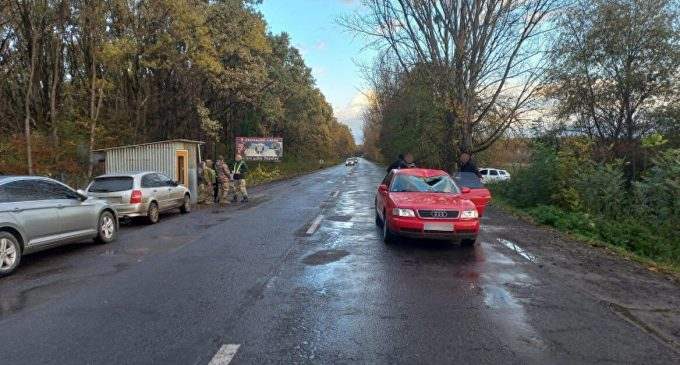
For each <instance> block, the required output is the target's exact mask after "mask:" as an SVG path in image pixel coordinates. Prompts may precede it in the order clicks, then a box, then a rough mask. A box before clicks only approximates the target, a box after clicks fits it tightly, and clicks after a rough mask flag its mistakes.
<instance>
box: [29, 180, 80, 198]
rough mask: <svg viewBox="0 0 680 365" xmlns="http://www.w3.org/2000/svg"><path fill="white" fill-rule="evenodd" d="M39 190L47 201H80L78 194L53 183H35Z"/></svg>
mask: <svg viewBox="0 0 680 365" xmlns="http://www.w3.org/2000/svg"><path fill="white" fill-rule="evenodd" d="M36 184H37V186H38V188H39V189H42V190H43V194H46V196H47V199H80V197H79V196H78V194H77V193H76V192H75V191H73V190H71V189H69V188H67V187H66V186H64V185H61V184H58V183H56V182H53V181H36Z"/></svg>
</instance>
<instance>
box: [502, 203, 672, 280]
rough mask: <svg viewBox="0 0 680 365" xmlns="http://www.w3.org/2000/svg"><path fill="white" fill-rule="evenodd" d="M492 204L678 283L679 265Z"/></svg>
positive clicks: (517, 209) (527, 221)
mask: <svg viewBox="0 0 680 365" xmlns="http://www.w3.org/2000/svg"><path fill="white" fill-rule="evenodd" d="M492 205H493V206H494V207H496V208H498V209H500V210H502V211H503V212H505V213H507V214H509V215H511V216H513V217H515V218H518V219H520V220H522V221H524V222H526V223H529V224H533V225H535V226H537V227H542V228H544V229H548V230H552V231H555V232H557V233H560V234H561V235H563V236H564V237H565V238H566V239H569V240H571V241H574V242H579V243H581V244H583V245H587V246H590V247H593V248H596V249H600V250H602V251H604V252H607V253H608V254H611V255H615V256H619V257H620V258H622V259H624V260H629V261H634V262H636V263H638V264H639V265H644V266H645V267H646V268H647V270H649V271H652V272H659V273H661V274H665V275H667V276H668V278H669V279H672V280H675V281H676V282H677V283H679V284H680V267H674V266H672V265H668V264H665V263H662V262H657V261H654V260H652V259H650V258H647V257H643V256H640V255H638V254H636V253H634V252H631V251H629V250H626V249H625V248H623V247H621V246H617V245H613V244H611V243H607V242H604V241H600V240H596V239H593V238H588V237H584V236H581V235H578V234H574V233H571V232H567V231H563V230H560V229H558V228H556V227H553V226H550V225H546V224H541V223H538V222H536V220H535V219H534V218H533V217H532V216H531V215H529V214H527V213H525V212H524V211H522V210H521V209H519V208H515V207H513V206H511V205H509V204H506V203H503V202H499V201H494V202H492Z"/></svg>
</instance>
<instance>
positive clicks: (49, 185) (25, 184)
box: [0, 180, 80, 203]
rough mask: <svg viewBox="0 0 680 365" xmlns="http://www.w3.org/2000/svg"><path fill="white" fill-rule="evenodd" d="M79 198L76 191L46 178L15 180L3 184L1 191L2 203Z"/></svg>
mask: <svg viewBox="0 0 680 365" xmlns="http://www.w3.org/2000/svg"><path fill="white" fill-rule="evenodd" d="M79 198H80V197H79V196H78V194H77V193H76V192H75V191H73V190H71V189H69V188H67V187H65V186H63V185H61V184H58V183H56V182H51V181H44V180H19V181H13V182H10V183H7V184H5V185H3V186H2V193H0V203H13V202H25V201H37V200H51V199H79Z"/></svg>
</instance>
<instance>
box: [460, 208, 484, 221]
mask: <svg viewBox="0 0 680 365" xmlns="http://www.w3.org/2000/svg"><path fill="white" fill-rule="evenodd" d="M460 217H461V218H463V219H471V218H477V217H479V214H477V211H476V210H464V211H462V212H461V213H460Z"/></svg>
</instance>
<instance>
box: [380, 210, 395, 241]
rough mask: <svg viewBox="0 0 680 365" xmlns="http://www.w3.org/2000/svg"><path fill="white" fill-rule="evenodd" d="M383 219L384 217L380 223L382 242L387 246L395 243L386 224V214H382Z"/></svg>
mask: <svg viewBox="0 0 680 365" xmlns="http://www.w3.org/2000/svg"><path fill="white" fill-rule="evenodd" d="M383 217H385V219H384V220H383V221H382V228H383V241H385V243H386V244H388V245H389V244H391V243H393V242H394V241H395V236H394V233H392V231H391V230H390V227H389V224H387V214H386V213H383Z"/></svg>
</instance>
